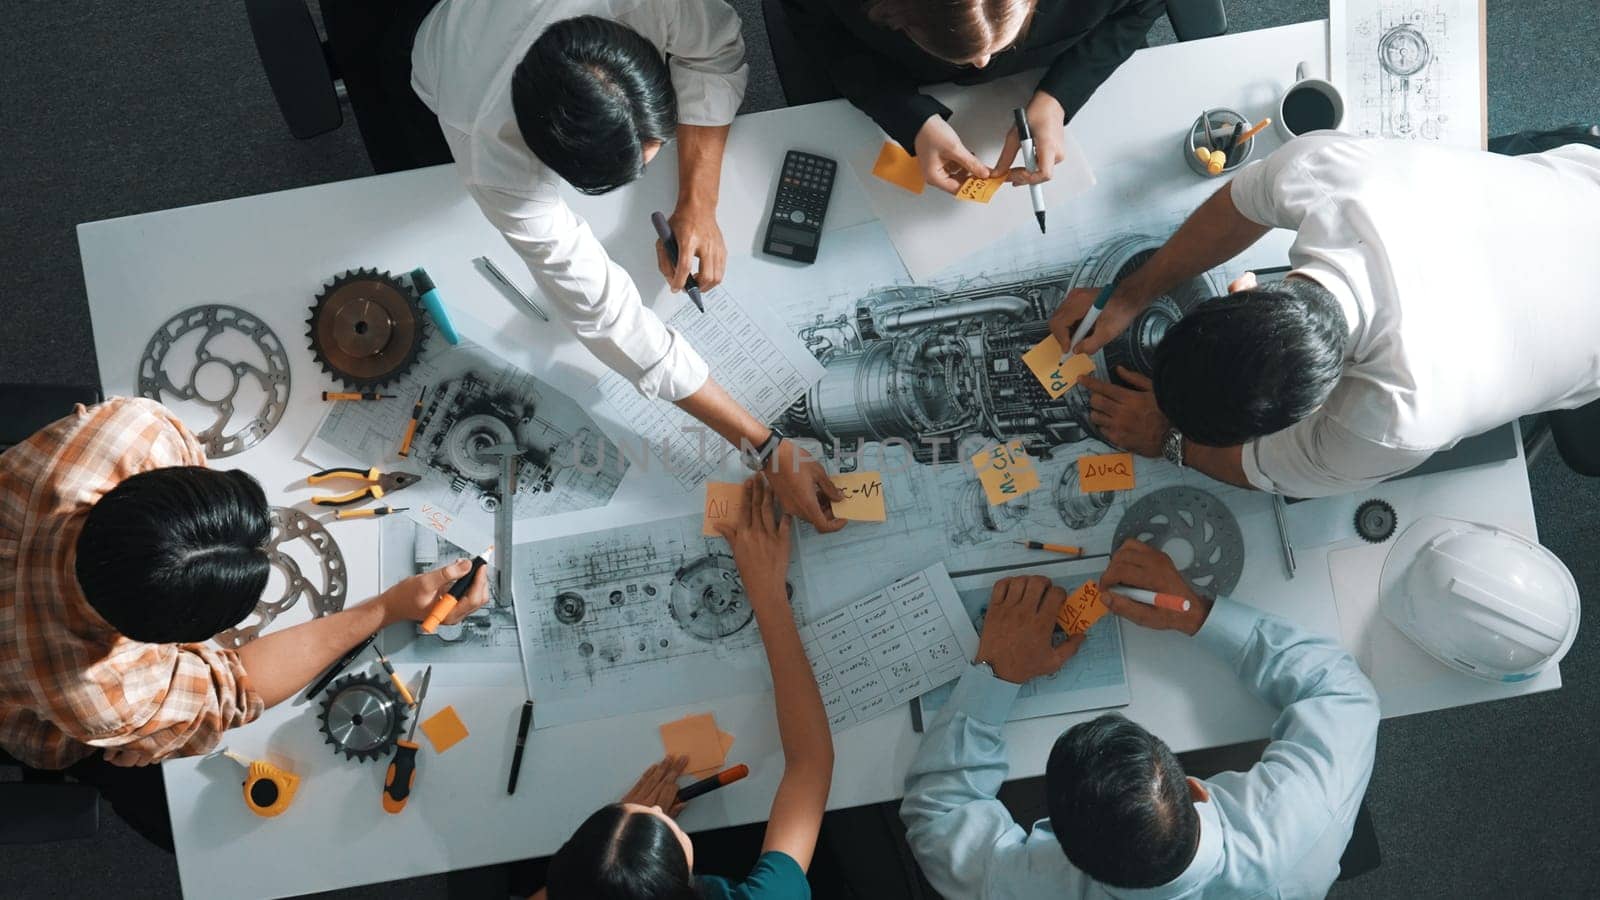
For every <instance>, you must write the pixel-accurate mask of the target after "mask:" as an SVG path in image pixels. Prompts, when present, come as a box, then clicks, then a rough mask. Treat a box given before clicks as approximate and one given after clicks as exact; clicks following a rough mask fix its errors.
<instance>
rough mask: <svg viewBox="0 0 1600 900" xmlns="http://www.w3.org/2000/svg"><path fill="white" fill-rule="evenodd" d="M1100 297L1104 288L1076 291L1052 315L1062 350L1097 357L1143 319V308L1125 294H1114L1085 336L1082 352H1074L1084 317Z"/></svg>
mask: <svg viewBox="0 0 1600 900" xmlns="http://www.w3.org/2000/svg"><path fill="white" fill-rule="evenodd" d="M1098 296H1100V288H1097V287H1081V288H1073V289H1072V290H1071V291H1070V292H1069V293H1068V294H1067V296H1066V297H1065V298H1064V299H1062V301H1061V305H1059V306H1057V307H1056V311H1055V312H1054V313H1052V314H1051V315H1050V333H1051V334H1053V335H1055V336H1056V340H1057V341H1059V342H1060V343H1061V347H1062V349H1063V350H1065V351H1067V352H1068V353H1082V354H1083V355H1085V356H1093V355H1094V354H1095V353H1097V352H1099V350H1100V348H1101V347H1104V346H1105V345H1107V344H1109V343H1111V340H1112V339H1113V338H1115V337H1116V336H1117V335H1119V334H1121V333H1122V332H1124V331H1126V330H1127V328H1128V326H1129V325H1131V324H1133V320H1134V319H1135V318H1137V317H1138V315H1139V310H1140V306H1139V305H1137V304H1135V303H1134V302H1133V301H1131V300H1129V299H1127V298H1126V297H1123V296H1122V295H1121V294H1113V295H1112V297H1111V299H1110V300H1109V301H1108V302H1107V303H1106V308H1105V309H1103V310H1101V311H1100V317H1099V318H1098V319H1095V320H1094V326H1093V327H1092V328H1090V329H1089V333H1088V334H1086V335H1084V336H1083V341H1082V342H1081V343H1079V344H1078V348H1077V349H1076V350H1073V349H1072V333H1073V332H1074V331H1076V330H1077V329H1078V323H1079V322H1082V321H1083V317H1084V316H1085V315H1086V314H1088V312H1089V307H1091V306H1093V305H1094V300H1095V298H1096V297H1098Z"/></svg>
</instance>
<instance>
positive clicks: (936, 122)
mask: <svg viewBox="0 0 1600 900" xmlns="http://www.w3.org/2000/svg"><path fill="white" fill-rule="evenodd" d="M914 146H915V148H916V152H917V165H919V166H921V167H922V180H923V181H926V182H927V183H929V184H931V185H933V186H934V187H936V188H938V189H939V190H941V191H944V192H945V193H948V194H954V193H955V192H956V191H959V190H961V183H962V182H963V181H964V180H965V178H962V177H957V176H956V175H955V174H953V173H955V172H961V173H964V174H965V175H971V176H972V177H973V178H988V177H989V167H988V166H986V165H984V164H983V163H981V162H978V158H977V157H976V156H973V155H972V151H971V150H968V149H967V146H966V145H965V144H963V143H961V136H960V135H958V134H956V130H955V129H954V128H951V127H950V123H949V122H946V121H945V120H944V117H943V116H940V115H938V114H934V115H931V116H929V117H928V121H926V122H923V123H922V127H921V128H920V129H918V130H917V139H916V141H915V144H914Z"/></svg>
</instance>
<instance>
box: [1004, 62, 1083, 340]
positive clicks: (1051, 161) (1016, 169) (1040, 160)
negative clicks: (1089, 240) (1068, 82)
mask: <svg viewBox="0 0 1600 900" xmlns="http://www.w3.org/2000/svg"><path fill="white" fill-rule="evenodd" d="M1023 114H1024V115H1025V116H1027V119H1028V132H1029V134H1030V135H1032V137H1033V158H1034V171H1032V172H1030V171H1028V167H1027V166H1026V165H1020V166H1012V163H1013V162H1016V161H1017V152H1018V151H1019V150H1021V149H1022V138H1021V137H1020V136H1019V135H1018V134H1017V126H1015V125H1012V126H1011V130H1010V131H1007V132H1006V142H1005V146H1004V148H1003V149H1001V151H1000V160H999V161H998V162H996V163H995V164H994V172H995V174H1004V175H1005V176H1006V180H1007V181H1009V182H1010V183H1012V184H1013V185H1017V186H1022V185H1028V184H1042V183H1044V182H1046V181H1049V180H1050V176H1051V174H1052V172H1053V171H1054V169H1055V166H1056V164H1057V163H1059V162H1061V161H1062V160H1064V159H1066V158H1067V112H1066V110H1064V109H1062V108H1061V102H1060V101H1058V100H1057V99H1056V98H1054V97H1052V96H1050V95H1049V94H1047V93H1045V92H1044V91H1036V92H1034V95H1033V99H1032V100H1030V101H1028V106H1027V108H1026V109H1025V110H1024V111H1023ZM1022 162H1024V163H1025V162H1026V160H1023V161H1022ZM1080 318H1081V316H1080ZM1062 346H1066V345H1065V344H1063V345H1062Z"/></svg>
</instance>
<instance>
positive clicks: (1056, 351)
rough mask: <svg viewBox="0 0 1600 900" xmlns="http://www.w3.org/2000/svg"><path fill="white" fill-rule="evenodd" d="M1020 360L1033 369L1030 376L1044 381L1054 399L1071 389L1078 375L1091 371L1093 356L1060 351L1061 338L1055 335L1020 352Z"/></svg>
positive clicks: (1047, 390)
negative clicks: (1057, 338)
mask: <svg viewBox="0 0 1600 900" xmlns="http://www.w3.org/2000/svg"><path fill="white" fill-rule="evenodd" d="M1022 362H1023V363H1024V364H1025V365H1026V366H1027V367H1028V369H1029V370H1030V371H1032V372H1033V377H1035V378H1037V379H1039V383H1040V384H1042V385H1044V392H1045V393H1046V394H1049V395H1050V399H1051V400H1056V399H1059V398H1060V397H1061V395H1062V394H1065V393H1066V392H1067V391H1070V390H1072V386H1073V385H1075V384H1077V383H1078V379H1080V378H1082V377H1083V376H1085V375H1090V374H1093V372H1094V360H1093V359H1090V358H1089V357H1087V356H1084V355H1083V354H1082V353H1074V354H1072V355H1071V356H1068V355H1067V354H1065V353H1062V352H1061V342H1060V341H1058V340H1056V336H1055V335H1053V334H1052V335H1050V336H1049V337H1047V338H1045V339H1044V340H1042V341H1040V342H1039V343H1038V345H1037V346H1035V347H1034V348H1033V349H1032V350H1029V351H1028V352H1027V353H1024V354H1022Z"/></svg>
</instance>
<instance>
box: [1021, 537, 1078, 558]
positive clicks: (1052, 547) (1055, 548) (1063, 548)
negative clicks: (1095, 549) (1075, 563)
mask: <svg viewBox="0 0 1600 900" xmlns="http://www.w3.org/2000/svg"><path fill="white" fill-rule="evenodd" d="M1012 543H1013V544H1021V545H1023V546H1024V547H1027V548H1028V549H1029V550H1049V551H1050V552H1051V553H1065V554H1067V555H1069V556H1082V555H1083V550H1082V549H1081V548H1078V547H1068V546H1067V545H1066V544H1046V543H1044V542H1043V541H1012Z"/></svg>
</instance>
